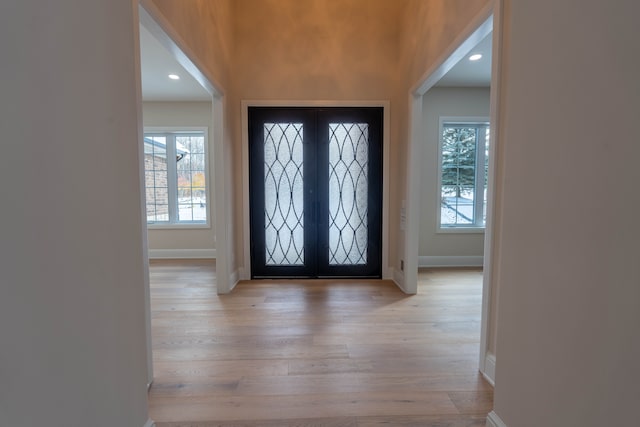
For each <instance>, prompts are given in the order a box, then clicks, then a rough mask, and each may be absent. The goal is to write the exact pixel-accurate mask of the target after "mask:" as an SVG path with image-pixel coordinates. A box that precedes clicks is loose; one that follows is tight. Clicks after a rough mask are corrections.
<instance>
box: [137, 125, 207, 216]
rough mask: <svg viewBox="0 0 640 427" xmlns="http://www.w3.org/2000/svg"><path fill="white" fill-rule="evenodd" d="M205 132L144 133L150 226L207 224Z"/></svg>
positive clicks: (146, 193) (146, 188) (147, 204)
mask: <svg viewBox="0 0 640 427" xmlns="http://www.w3.org/2000/svg"><path fill="white" fill-rule="evenodd" d="M206 147H207V138H206V132H205V131H203V130H198V131H176V132H145V134H144V175H145V195H146V206H147V224H149V225H152V224H153V225H162V224H165V225H176V224H207V218H208V215H207V212H208V210H207V155H206Z"/></svg>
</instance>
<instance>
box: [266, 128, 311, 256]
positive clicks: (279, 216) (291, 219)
mask: <svg viewBox="0 0 640 427" xmlns="http://www.w3.org/2000/svg"><path fill="white" fill-rule="evenodd" d="M302 135H303V133H302V123H265V124H264V219H265V230H264V232H265V255H266V264H267V265H282V266H285V265H286V266H291V265H304V218H303V203H304V189H303V181H302V179H303V164H302V163H303V155H302Z"/></svg>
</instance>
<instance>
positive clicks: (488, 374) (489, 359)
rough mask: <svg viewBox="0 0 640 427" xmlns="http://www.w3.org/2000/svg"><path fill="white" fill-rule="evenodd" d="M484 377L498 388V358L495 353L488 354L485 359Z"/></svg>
mask: <svg viewBox="0 0 640 427" xmlns="http://www.w3.org/2000/svg"><path fill="white" fill-rule="evenodd" d="M482 376H484V378H485V379H486V380H487V381H489V384H491V385H492V386H493V387H495V386H496V356H495V354H493V353H487V354H486V356H485V358H484V369H483V371H482Z"/></svg>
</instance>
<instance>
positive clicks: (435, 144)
mask: <svg viewBox="0 0 640 427" xmlns="http://www.w3.org/2000/svg"><path fill="white" fill-rule="evenodd" d="M422 112H423V117H424V118H423V124H424V127H423V129H424V132H425V133H424V138H425V139H424V145H423V146H422V152H421V157H422V162H421V163H422V164H421V182H420V190H421V195H420V243H419V252H418V253H419V255H420V256H421V257H445V256H446V257H462V256H464V257H469V256H475V257H481V256H482V254H483V245H484V233H482V232H480V233H478V232H475V233H442V232H440V233H438V220H437V215H438V210H439V209H440V191H439V189H438V150H439V140H440V123H439V121H440V117H487V118H488V117H489V115H490V111H489V88H440V87H436V88H433V89H431V90H429V91H428V92H427V93H426V94H425V95H424V96H423V108H422ZM454 259H455V258H454Z"/></svg>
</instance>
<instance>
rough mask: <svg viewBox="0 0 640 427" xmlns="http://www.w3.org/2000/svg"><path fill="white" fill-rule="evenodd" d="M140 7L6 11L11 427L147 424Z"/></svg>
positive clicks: (0, 25)
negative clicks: (137, 31) (138, 46)
mask: <svg viewBox="0 0 640 427" xmlns="http://www.w3.org/2000/svg"><path fill="white" fill-rule="evenodd" d="M133 3H134V2H132V1H127V0H121V1H113V0H93V1H91V2H86V1H84V0H59V1H56V2H55V4H53V3H51V4H49V3H46V4H45V3H43V2H42V1H38V0H6V1H2V2H1V3H0V52H1V54H2V67H1V68H2V72H1V74H2V79H0V129H1V130H2V140H1V141H2V142H1V143H0V144H1V146H2V150H1V151H2V155H0V182H1V183H2V185H1V186H0V199H1V200H2V202H1V203H2V209H1V214H0V215H1V218H2V220H1V221H0V253H1V254H2V256H1V257H0V281H1V283H0V337H2V344H1V345H0V385H1V386H0V425H2V426H11V427H31V426H45V425H46V426H54V427H63V426H64V427H81V426H93V427H113V426H133V427H141V426H142V425H144V424H145V422H146V421H147V403H146V382H147V363H146V338H145V318H144V307H145V300H144V286H145V283H144V271H143V266H144V258H143V244H142V242H143V228H142V209H141V208H142V206H141V203H140V200H141V193H140V183H141V180H140V178H141V175H140V173H139V168H138V159H139V157H138V151H139V146H138V136H139V133H138V130H139V128H138V112H139V108H138V104H137V99H138V98H137V93H138V90H139V86H138V85H137V79H136V62H137V60H136V58H137V54H136V49H135V40H136V39H137V37H136V36H135V35H134V31H135V28H137V26H138V22H137V16H136V12H135V11H136V10H137V9H136V8H137V5H135V6H134V4H133Z"/></svg>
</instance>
